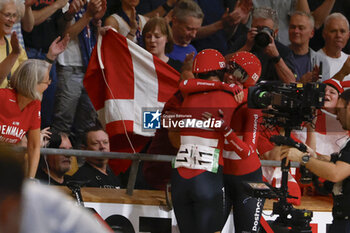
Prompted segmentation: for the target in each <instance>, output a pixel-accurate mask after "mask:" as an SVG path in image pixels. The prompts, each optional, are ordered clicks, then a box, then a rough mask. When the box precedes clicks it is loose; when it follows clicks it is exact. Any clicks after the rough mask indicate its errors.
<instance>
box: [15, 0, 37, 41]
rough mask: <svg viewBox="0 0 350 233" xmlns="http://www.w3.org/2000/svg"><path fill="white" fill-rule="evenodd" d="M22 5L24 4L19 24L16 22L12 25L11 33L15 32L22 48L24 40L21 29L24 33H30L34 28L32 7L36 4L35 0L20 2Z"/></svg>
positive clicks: (22, 0)
mask: <svg viewBox="0 0 350 233" xmlns="http://www.w3.org/2000/svg"><path fill="white" fill-rule="evenodd" d="M20 1H21V3H22V4H24V7H23V10H22V14H21V15H22V18H21V20H20V21H19V22H16V23H15V24H14V25H13V28H12V32H14V31H15V32H16V33H17V36H18V41H19V44H20V45H21V46H22V48H25V47H24V40H23V35H22V28H23V30H24V31H26V32H31V31H32V30H33V27H34V15H33V11H32V5H33V4H34V3H35V2H36V0H20Z"/></svg>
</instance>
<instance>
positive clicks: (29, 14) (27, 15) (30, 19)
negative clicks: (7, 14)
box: [21, 0, 36, 32]
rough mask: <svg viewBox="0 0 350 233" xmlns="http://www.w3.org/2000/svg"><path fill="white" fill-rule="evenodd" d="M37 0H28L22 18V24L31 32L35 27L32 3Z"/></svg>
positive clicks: (24, 28) (25, 29)
mask: <svg viewBox="0 0 350 233" xmlns="http://www.w3.org/2000/svg"><path fill="white" fill-rule="evenodd" d="M35 2H36V0H26V1H25V3H24V6H25V10H24V15H23V18H22V19H21V26H22V28H23V30H24V31H26V32H31V31H32V30H33V27H34V15H33V11H32V5H33V4H34V3H35Z"/></svg>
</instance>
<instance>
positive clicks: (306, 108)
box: [248, 81, 326, 129]
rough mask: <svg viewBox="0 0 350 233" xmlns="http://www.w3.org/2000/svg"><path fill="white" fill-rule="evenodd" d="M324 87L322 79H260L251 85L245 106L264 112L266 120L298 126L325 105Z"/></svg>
mask: <svg viewBox="0 0 350 233" xmlns="http://www.w3.org/2000/svg"><path fill="white" fill-rule="evenodd" d="M325 87H326V85H325V84H323V83H307V84H306V85H305V86H304V85H303V84H302V83H290V84H286V83H282V82H279V81H262V82H260V83H258V84H257V85H255V86H253V87H250V88H249V91H248V107H249V108H255V109H267V107H268V106H270V107H271V108H270V109H267V110H263V112H265V113H267V116H266V117H265V122H266V123H268V124H270V125H274V126H276V125H277V126H281V127H288V128H293V129H298V128H299V129H300V125H301V124H302V122H304V121H306V122H311V121H312V119H313V117H314V113H315V110H316V109H320V108H322V107H323V105H324V96H325Z"/></svg>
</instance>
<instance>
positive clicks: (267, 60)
mask: <svg viewBox="0 0 350 233" xmlns="http://www.w3.org/2000/svg"><path fill="white" fill-rule="evenodd" d="M246 40H247V34H244V35H242V36H241V37H239V38H238V39H237V40H236V41H235V43H234V44H233V45H232V50H231V51H230V52H231V53H233V52H236V51H238V50H239V49H240V48H242V47H243V46H244V44H245V42H246ZM275 44H276V48H277V50H278V52H279V54H280V56H281V57H282V59H283V61H284V62H285V63H286V65H287V66H288V68H289V69H291V71H292V73H293V74H295V73H296V72H295V60H294V56H293V53H292V50H290V49H289V48H288V47H287V46H285V45H283V44H282V43H280V42H278V41H276V40H275ZM249 52H251V53H253V54H255V55H256V56H257V57H258V58H259V60H260V62H261V66H262V70H261V76H260V79H259V81H262V80H269V81H273V80H281V79H280V78H279V77H278V74H277V71H276V68H275V63H274V62H273V61H272V59H271V57H269V56H268V55H267V54H265V53H264V50H263V49H262V48H259V47H257V46H255V45H254V46H253V48H252V50H251V51H249Z"/></svg>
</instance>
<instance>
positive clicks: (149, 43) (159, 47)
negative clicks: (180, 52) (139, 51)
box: [142, 17, 182, 73]
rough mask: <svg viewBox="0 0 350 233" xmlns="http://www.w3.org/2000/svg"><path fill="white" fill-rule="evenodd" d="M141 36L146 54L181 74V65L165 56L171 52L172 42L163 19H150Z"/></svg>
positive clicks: (170, 32) (169, 30) (167, 26)
mask: <svg viewBox="0 0 350 233" xmlns="http://www.w3.org/2000/svg"><path fill="white" fill-rule="evenodd" d="M142 35H143V42H144V45H145V48H146V50H147V51H148V52H150V53H152V54H153V55H154V56H156V57H158V58H159V59H161V60H162V61H164V62H165V63H167V64H168V65H170V66H171V67H173V68H174V69H175V70H177V71H178V72H179V73H180V72H181V66H182V63H181V62H180V61H178V60H174V59H172V58H170V57H168V56H167V55H166V54H169V53H170V52H171V51H172V50H173V45H174V40H173V34H172V31H171V28H170V26H169V25H168V23H167V22H166V20H165V19H164V18H160V17H154V18H151V19H150V20H149V21H148V22H147V23H146V25H145V27H144V28H143V31H142Z"/></svg>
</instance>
